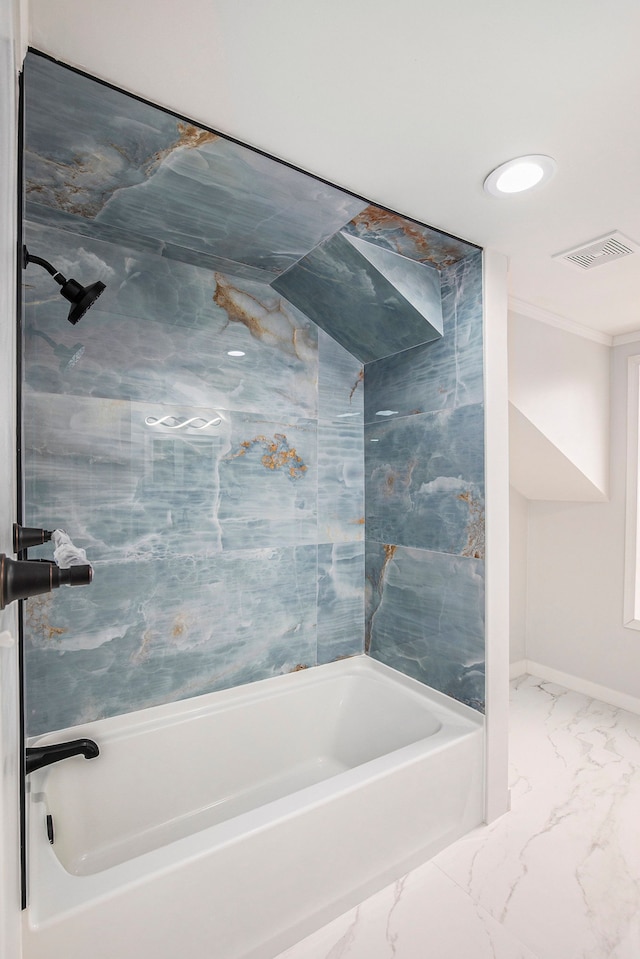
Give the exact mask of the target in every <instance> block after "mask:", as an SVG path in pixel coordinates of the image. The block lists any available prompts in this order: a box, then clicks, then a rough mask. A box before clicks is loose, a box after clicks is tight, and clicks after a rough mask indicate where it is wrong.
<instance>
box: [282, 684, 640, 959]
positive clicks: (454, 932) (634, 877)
mask: <svg viewBox="0 0 640 959" xmlns="http://www.w3.org/2000/svg"><path fill="white" fill-rule="evenodd" d="M509 755H510V770H509V779H510V786H511V806H512V808H511V811H510V812H509V813H507V814H506V815H505V816H503V817H501V818H500V819H498V820H497V821H496V822H494V823H492V824H491V825H490V826H482V827H480V828H478V829H477V830H474V832H472V833H471V834H469V835H468V836H467V837H465V838H463V839H460V840H458V841H457V842H455V843H454V844H453V845H451V846H450V847H449V848H448V849H446V850H445V851H444V852H442V853H440V854H439V855H437V856H436V857H435V858H434V859H433V860H431V862H428V863H426V864H425V865H424V866H421V867H420V868H418V869H416V870H414V871H413V872H411V873H409V875H408V876H405V877H403V878H402V879H400V880H398V881H397V882H396V883H394V884H393V885H390V886H388V887H387V888H386V889H384V890H382V891H381V892H379V893H377V894H376V895H374V896H372V897H371V898H369V899H367V900H366V901H365V902H363V903H361V904H360V905H359V906H358V907H357V908H355V909H352V910H350V911H348V912H346V913H345V914H344V915H343V916H341V917H340V918H339V919H336V920H335V921H334V922H332V923H330V924H328V925H326V926H324V927H323V928H322V929H319V930H318V931H317V932H316V933H314V934H313V935H311V936H309V937H308V938H306V939H304V940H302V941H301V942H300V943H298V944H297V945H295V946H292V947H291V948H290V949H288V950H287V951H286V952H284V953H282V954H281V956H280V959H415V957H417V956H432V955H433V956H437V957H438V959H461V957H465V959H637V956H638V955H640V844H639V842H638V829H637V810H638V802H639V799H640V716H638V715H635V714H633V713H629V712H626V711H625V710H622V709H616V708H615V707H613V706H608V705H606V704H605V703H601V702H598V701H597V700H594V699H590V698H589V697H587V696H584V695H582V694H580V693H575V692H572V691H571V690H568V689H566V688H564V687H561V686H557V685H556V684H554V683H549V682H545V681H541V680H539V679H536V678H535V677H532V676H525V677H521V678H520V679H518V680H515V681H514V682H512V684H511V717H510V749H509Z"/></svg>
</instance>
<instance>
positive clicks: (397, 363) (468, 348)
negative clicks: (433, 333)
mask: <svg viewBox="0 0 640 959" xmlns="http://www.w3.org/2000/svg"><path fill="white" fill-rule="evenodd" d="M442 311H443V323H444V335H443V337H442V338H441V339H439V340H434V341H433V342H432V343H427V344H426V345H424V346H417V347H415V348H414V349H412V350H407V351H405V352H403V353H398V354H396V355H395V356H388V357H386V358H384V359H382V360H378V361H377V362H375V363H369V364H368V365H367V371H366V386H367V388H366V390H365V421H366V422H367V423H370V422H374V421H375V419H376V412H377V410H381V409H382V410H384V409H391V410H395V411H396V412H397V415H398V416H408V415H410V414H415V413H428V412H431V411H435V410H442V409H452V408H455V407H458V406H465V405H467V404H470V403H482V402H483V398H484V397H483V363H482V256H481V254H479V253H478V254H476V255H475V256H470V257H467V259H465V260H463V261H461V262H460V263H457V264H456V265H455V266H452V267H449V268H447V269H445V270H443V272H442Z"/></svg>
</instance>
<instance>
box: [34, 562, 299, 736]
mask: <svg viewBox="0 0 640 959" xmlns="http://www.w3.org/2000/svg"><path fill="white" fill-rule="evenodd" d="M43 549H44V548H43ZM316 554H317V550H316V547H315V546H308V547H297V548H286V549H273V548H272V549H254V550H251V549H245V550H240V551H238V552H228V553H220V554H218V555H217V556H214V557H210V558H207V559H203V558H195V557H192V558H191V559H188V558H186V557H185V558H182V559H179V560H178V559H175V558H167V559H165V560H162V559H150V560H147V561H143V560H140V559H136V560H135V561H129V562H127V561H122V562H117V561H111V560H108V559H105V560H103V561H98V562H96V564H95V577H94V581H93V583H92V584H91V586H89V587H86V588H84V589H83V588H77V589H66V588H61V589H59V590H56V591H55V592H53V593H51V594H49V595H47V596H45V597H38V598H37V599H34V600H29V601H28V603H27V614H26V623H27V630H26V647H25V655H26V668H27V672H28V676H29V684H28V691H27V707H26V709H27V712H26V714H27V719H28V726H29V734H30V735H34V734H37V733H39V732H45V731H47V730H51V729H60V728H63V727H66V726H68V725H73V724H75V723H81V722H87V721H90V720H92V719H97V718H102V717H105V716H113V715H117V714H119V713H124V712H129V711H131V710H134V709H141V708H143V707H145V706H151V705H156V704H158V703H165V702H174V701H176V700H180V699H186V698H187V697H189V696H195V695H199V694H200V693H205V692H211V691H212V690H215V689H223V688H226V687H228V686H234V685H237V684H239V683H246V682H251V681H253V680H257V679H265V678H267V677H269V676H273V675H277V674H280V673H284V672H290V671H291V670H294V669H296V668H297V667H299V666H311V665H314V664H315V661H316V624H315V602H316V583H317V555H316ZM92 558H93V557H92Z"/></svg>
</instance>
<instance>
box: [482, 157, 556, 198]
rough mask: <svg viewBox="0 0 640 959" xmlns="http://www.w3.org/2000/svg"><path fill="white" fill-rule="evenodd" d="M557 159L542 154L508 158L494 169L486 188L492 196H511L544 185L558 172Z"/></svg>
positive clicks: (485, 185) (486, 182)
mask: <svg viewBox="0 0 640 959" xmlns="http://www.w3.org/2000/svg"><path fill="white" fill-rule="evenodd" d="M556 168H557V165H556V161H555V160H554V159H553V158H552V157H548V156H542V155H541V154H531V155H530V156H524V157H516V158H515V160H507V162H506V163H501V164H500V166H499V167H496V169H495V170H493V171H492V172H491V173H490V174H489V176H488V177H487V179H486V180H485V181H484V188H485V190H486V191H487V193H490V194H491V195H492V196H510V195H511V194H512V193H522V192H523V191H524V190H531V189H533V187H536V186H542V184H543V183H546V182H547V181H548V180H550V179H551V177H552V176H553V174H554V173H555V172H556Z"/></svg>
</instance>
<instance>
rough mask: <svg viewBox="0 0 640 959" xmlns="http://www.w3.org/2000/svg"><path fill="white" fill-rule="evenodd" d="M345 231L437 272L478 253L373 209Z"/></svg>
mask: <svg viewBox="0 0 640 959" xmlns="http://www.w3.org/2000/svg"><path fill="white" fill-rule="evenodd" d="M344 230H345V232H348V233H350V234H352V235H353V236H357V237H360V238H361V239H363V240H368V241H369V242H370V243H375V244H378V245H379V246H381V247H384V248H385V249H387V250H391V251H393V252H394V253H400V254H401V255H402V256H407V257H410V258H411V259H413V260H417V261H418V263H427V264H429V265H430V266H434V267H435V268H436V269H437V270H444V269H445V268H446V267H448V266H452V265H453V264H454V263H457V262H458V260H461V259H463V258H464V257H466V256H468V255H469V254H470V253H471V252H473V250H474V249H477V248H476V247H473V246H472V245H471V244H470V243H465V242H464V241H463V240H459V239H457V238H456V237H453V236H447V235H446V234H444V233H440V232H439V231H438V230H434V229H432V228H431V227H428V226H425V225H424V224H422V223H416V222H415V221H413V220H407V219H405V218H403V217H399V216H398V215H397V214H396V213H392V212H390V211H389V210H384V209H382V208H381V207H379V206H373V205H369V206H367V207H365V209H364V210H361V211H360V212H359V213H358V214H357V215H356V216H355V217H354V218H353V219H352V220H351V221H350V222H349V223H347V224H346V226H345V227H344Z"/></svg>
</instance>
